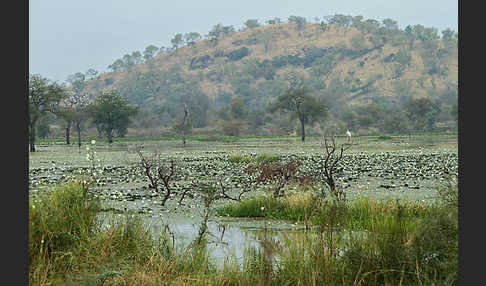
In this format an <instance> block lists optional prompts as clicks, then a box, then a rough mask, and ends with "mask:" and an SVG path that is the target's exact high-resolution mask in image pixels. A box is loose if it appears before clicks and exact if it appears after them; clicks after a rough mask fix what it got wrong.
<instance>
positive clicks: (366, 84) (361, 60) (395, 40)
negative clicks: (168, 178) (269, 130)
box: [89, 15, 458, 127]
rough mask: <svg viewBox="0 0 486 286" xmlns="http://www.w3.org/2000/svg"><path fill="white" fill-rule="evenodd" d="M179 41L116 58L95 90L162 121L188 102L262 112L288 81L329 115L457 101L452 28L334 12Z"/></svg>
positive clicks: (92, 89)
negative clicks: (418, 101) (316, 19)
mask: <svg viewBox="0 0 486 286" xmlns="http://www.w3.org/2000/svg"><path fill="white" fill-rule="evenodd" d="M269 22H270V21H269ZM217 28H218V29H219V30H218V29H217ZM225 28H226V29H225ZM228 28H229V29H228ZM216 32H217V33H216ZM174 43H175V44H174V46H173V47H172V48H170V49H165V50H164V51H162V52H160V53H159V54H158V55H156V56H154V57H151V58H147V59H145V60H140V59H139V60H137V61H135V62H131V63H129V60H130V58H129V56H128V57H124V60H125V61H123V60H118V63H119V66H117V67H116V68H115V67H114V68H113V70H114V71H113V72H108V73H103V74H101V75H99V76H98V77H96V78H93V79H91V80H90V82H89V90H90V92H92V93H94V94H97V93H99V92H101V91H103V90H110V89H118V90H119V91H120V92H121V93H122V94H123V95H125V96H126V97H127V98H128V99H129V100H130V102H132V103H133V104H136V105H139V106H141V107H142V108H145V109H146V110H147V112H148V113H150V112H156V111H157V112H159V114H161V113H165V115H164V116H165V117H166V118H165V119H160V120H161V121H160V123H161V124H168V123H169V122H170V121H171V119H173V117H174V116H176V114H177V112H178V111H177V108H175V107H176V106H177V105H178V103H179V102H180V101H183V100H184V98H189V97H191V98H193V102H194V104H195V105H198V106H205V108H206V109H207V110H211V109H212V110H218V109H221V108H224V107H226V106H228V105H229V104H230V103H231V99H232V98H234V97H241V98H242V99H243V102H244V104H245V107H246V108H247V109H248V110H249V111H255V110H265V108H266V106H267V105H268V104H269V102H271V101H272V99H274V98H275V97H276V96H278V95H280V94H281V93H282V92H283V91H284V90H285V89H287V88H288V87H289V86H290V85H291V84H297V85H298V84H303V85H307V86H308V87H309V88H310V89H311V91H312V92H313V93H314V94H315V95H316V96H317V97H318V98H320V99H322V100H324V101H325V102H326V103H327V104H328V106H329V107H330V108H331V109H332V110H342V108H343V107H352V106H366V105H369V104H372V103H376V104H380V105H381V106H383V107H384V108H385V109H386V106H393V105H396V106H398V105H403V104H404V103H405V102H406V101H407V100H410V99H411V98H429V99H432V100H435V101H439V102H441V103H443V104H444V106H447V107H450V106H452V105H453V104H454V102H455V101H456V100H457V94H458V91H457V83H458V51H457V34H456V33H455V32H453V31H451V30H446V31H442V35H439V32H438V31H437V29H435V28H426V27H423V26H422V25H415V26H408V27H407V28H405V29H403V30H401V29H399V28H398V26H397V25H396V22H393V21H392V20H390V19H388V21H383V23H380V22H378V21H375V20H366V21H364V20H363V19H362V17H360V16H357V17H351V16H343V15H335V16H333V17H330V18H328V19H327V21H325V22H324V21H322V22H320V23H310V22H307V21H305V19H304V20H303V19H302V18H300V19H299V18H298V17H296V18H293V19H292V18H289V21H288V22H271V24H266V25H253V26H251V28H250V27H247V28H244V29H241V30H239V31H234V29H233V28H232V27H224V26H221V25H220V24H219V25H217V26H215V28H214V29H213V30H212V31H211V32H210V33H209V34H208V35H207V36H205V37H204V38H202V39H199V40H197V41H191V42H187V41H186V43H184V41H174ZM124 63H125V64H124ZM115 70H116V71H115ZM194 98H195V99H194ZM170 107H174V108H170ZM206 121H207V120H206ZM204 125H205V124H202V125H201V126H199V127H203V126H204Z"/></svg>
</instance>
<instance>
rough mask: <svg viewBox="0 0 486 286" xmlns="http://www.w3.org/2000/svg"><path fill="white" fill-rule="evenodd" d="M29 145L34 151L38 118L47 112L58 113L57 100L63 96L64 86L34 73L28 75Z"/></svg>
mask: <svg viewBox="0 0 486 286" xmlns="http://www.w3.org/2000/svg"><path fill="white" fill-rule="evenodd" d="M28 96H29V98H28V99H29V100H28V102H29V114H28V119H29V120H28V121H29V143H30V144H29V146H30V149H29V150H30V151H31V152H35V131H36V124H37V122H38V120H39V119H40V118H41V117H43V116H45V115H46V114H47V113H49V112H50V113H52V114H58V112H59V102H60V101H61V100H62V98H63V97H64V96H65V90H64V87H63V86H61V85H59V84H58V83H56V82H53V83H51V82H50V81H49V79H47V78H45V77H43V76H41V75H39V74H34V75H30V76H29V95H28Z"/></svg>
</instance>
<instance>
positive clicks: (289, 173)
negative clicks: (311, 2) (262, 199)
mask: <svg viewBox="0 0 486 286" xmlns="http://www.w3.org/2000/svg"><path fill="white" fill-rule="evenodd" d="M301 165H302V161H300V160H298V159H291V160H289V161H286V162H280V161H278V162H270V161H266V160H264V161H262V162H260V163H258V164H255V165H250V166H248V167H247V168H246V169H245V171H246V173H247V174H249V175H250V176H252V177H253V178H254V182H256V183H257V184H265V183H271V184H273V186H274V192H273V195H274V197H281V196H283V195H284V190H283V188H284V187H285V185H287V183H290V182H293V183H298V184H305V183H308V182H311V178H310V177H308V176H302V175H299V167H300V166H301Z"/></svg>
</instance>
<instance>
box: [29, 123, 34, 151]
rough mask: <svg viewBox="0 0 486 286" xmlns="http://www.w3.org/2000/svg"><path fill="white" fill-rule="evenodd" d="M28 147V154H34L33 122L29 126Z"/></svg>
mask: <svg viewBox="0 0 486 286" xmlns="http://www.w3.org/2000/svg"><path fill="white" fill-rule="evenodd" d="M29 129H30V130H29V131H30V132H29V145H30V149H29V150H30V152H35V121H34V122H33V123H32V124H31V125H30V126H29Z"/></svg>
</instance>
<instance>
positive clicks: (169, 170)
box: [136, 146, 186, 206]
mask: <svg viewBox="0 0 486 286" xmlns="http://www.w3.org/2000/svg"><path fill="white" fill-rule="evenodd" d="M136 152H137V154H138V156H139V158H140V161H139V162H138V163H137V167H138V168H140V169H141V170H142V172H143V173H144V174H145V176H146V177H147V178H148V180H149V181H150V185H149V188H151V189H153V190H155V191H156V192H157V193H161V194H162V195H163V196H162V206H165V203H166V202H167V200H168V199H169V197H170V195H171V194H175V190H174V182H175V181H176V180H177V179H178V178H180V177H181V175H182V168H181V167H180V164H179V163H178V162H176V161H175V160H174V159H162V158H161V156H160V155H159V154H153V155H152V156H146V155H144V154H143V152H142V146H139V147H138V148H137V151H136ZM185 195H186V193H185V192H183V195H182V199H183V198H184V196H185ZM182 199H181V200H180V201H179V203H180V202H182Z"/></svg>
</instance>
